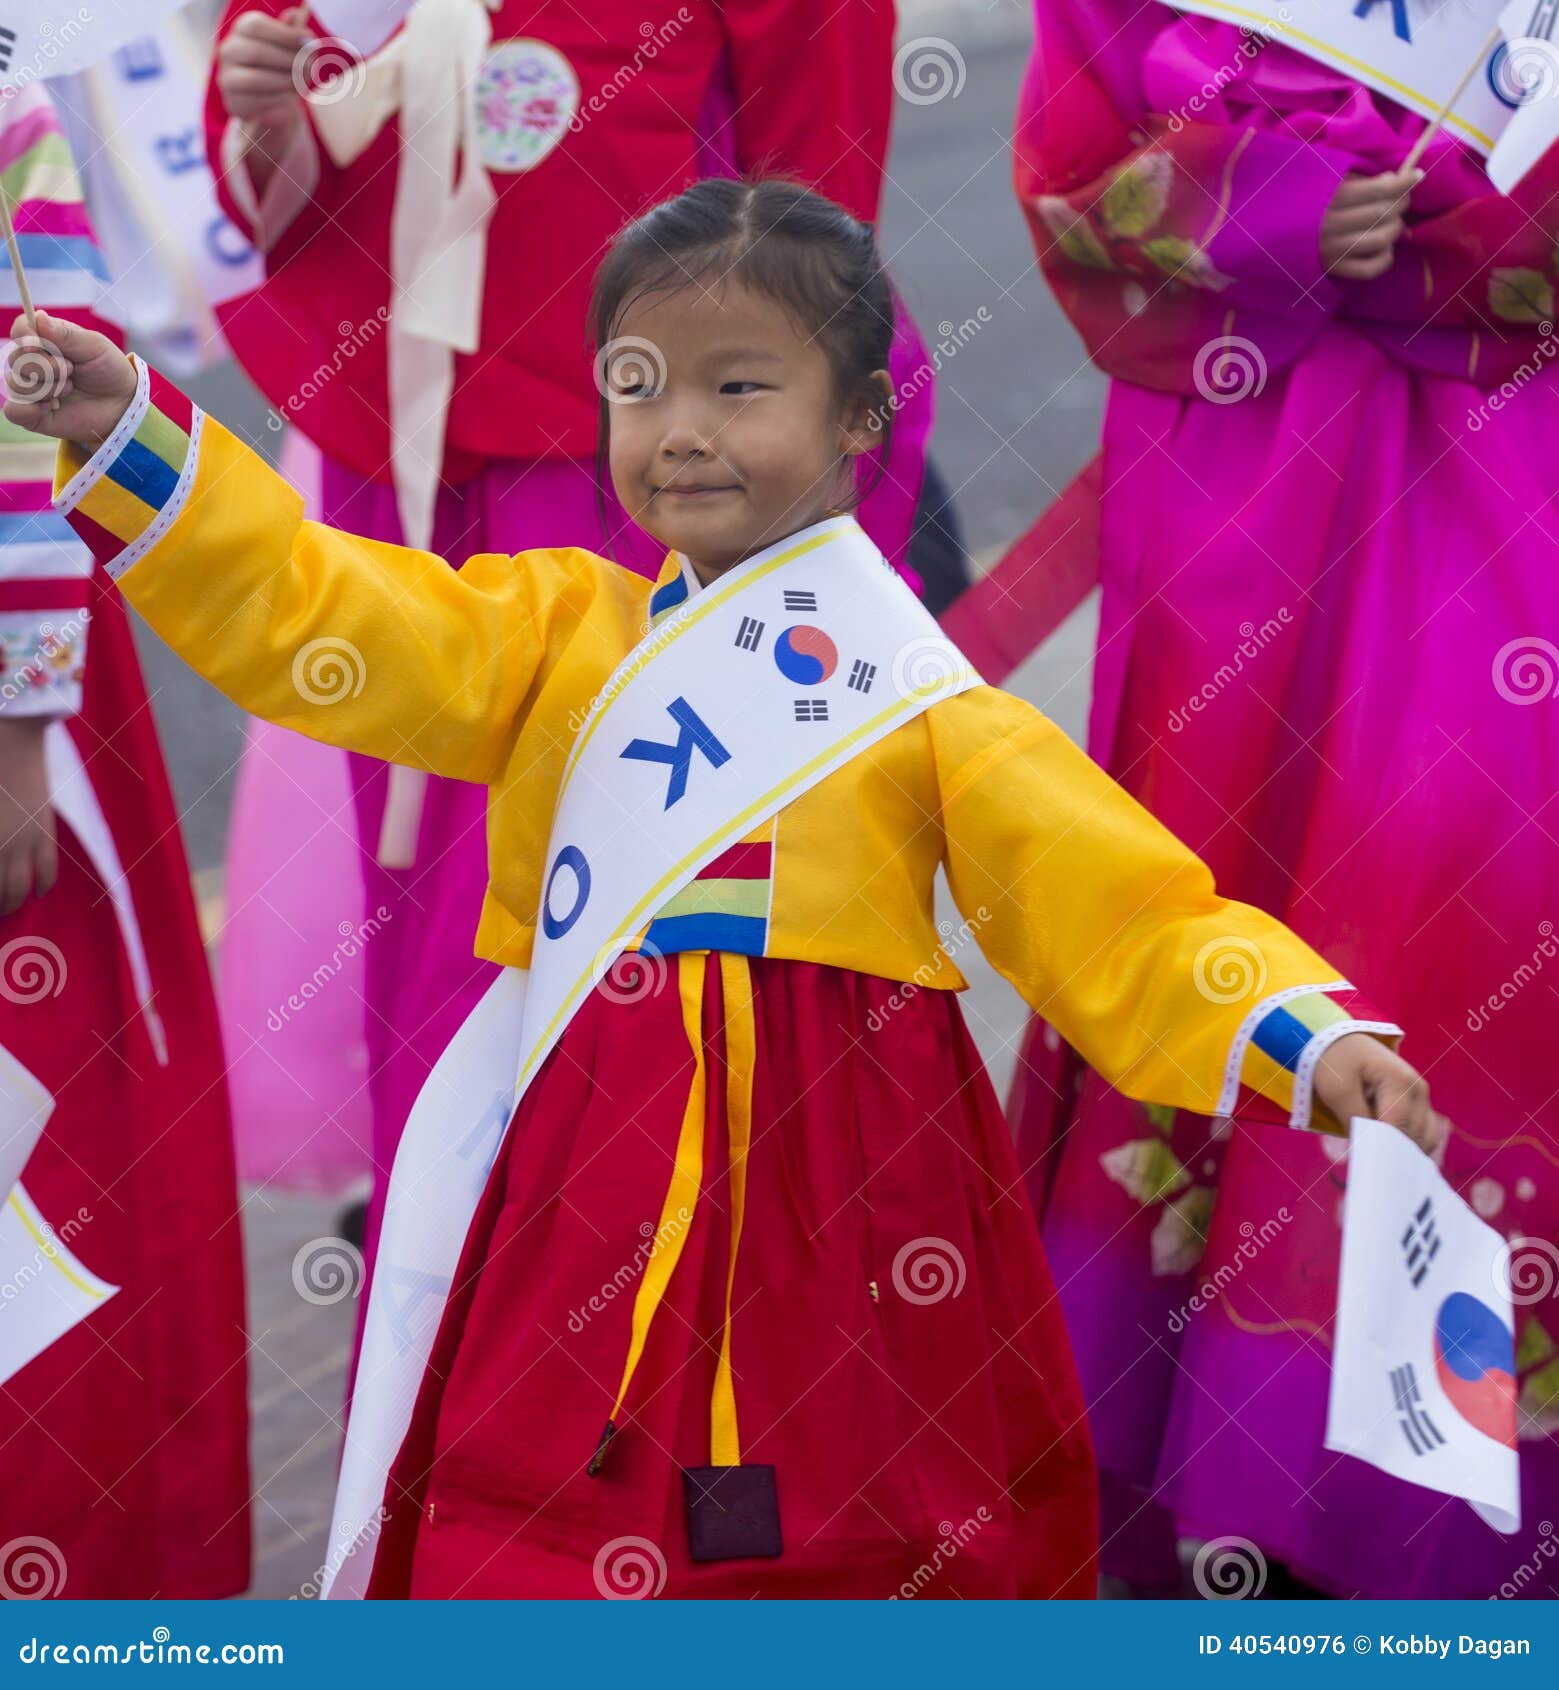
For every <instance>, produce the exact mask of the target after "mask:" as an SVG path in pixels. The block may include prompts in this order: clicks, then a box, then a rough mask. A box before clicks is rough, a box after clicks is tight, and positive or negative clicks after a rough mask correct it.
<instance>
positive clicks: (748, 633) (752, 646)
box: [736, 616, 763, 651]
mask: <svg viewBox="0 0 1559 1690" xmlns="http://www.w3.org/2000/svg"><path fill="white" fill-rule="evenodd" d="M762 638H763V624H762V623H761V622H760V621H759V620H758V619H757V617H755V616H744V617H743V618H742V625H741V627H739V628H738V629H737V630H736V644H737V648H738V649H739V650H741V651H756V650H757V649H758V641H759V640H761V639H762Z"/></svg>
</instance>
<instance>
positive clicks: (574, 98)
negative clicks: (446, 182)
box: [472, 40, 579, 171]
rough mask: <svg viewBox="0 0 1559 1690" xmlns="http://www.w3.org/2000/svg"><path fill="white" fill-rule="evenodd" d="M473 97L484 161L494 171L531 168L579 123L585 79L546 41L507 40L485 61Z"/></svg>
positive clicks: (478, 138) (477, 77) (479, 145)
mask: <svg viewBox="0 0 1559 1690" xmlns="http://www.w3.org/2000/svg"><path fill="white" fill-rule="evenodd" d="M472 98H473V100H474V101H475V103H476V134H477V144H478V147H479V148H480V151H481V155H482V163H483V164H485V165H486V166H487V168H488V169H489V170H506V171H519V170H531V169H533V168H534V167H535V166H536V165H538V164H540V163H541V161H542V160H543V159H544V158H545V157H546V156H547V155H548V153H550V152H551V151H552V149H553V148H554V147H556V146H557V144H558V142H559V141H561V140H562V138H563V135H564V132H565V131H566V130H567V129H568V127H569V125H570V124H571V123H572V122H573V120H574V116H575V114H576V112H577V111H578V110H579V78H578V77H577V76H575V74H574V67H573V66H572V65H571V64H570V63H569V62H568V60H567V59H565V58H564V57H563V55H562V54H561V53H560V52H559V51H558V50H557V48H556V47H551V46H549V45H548V44H547V43H546V42H545V41H531V40H519V41H504V42H502V43H500V44H499V45H498V46H496V47H494V48H493V49H492V51H491V52H489V53H488V54H487V56H486V58H484V59H483V60H482V68H481V69H480V70H479V71H478V72H477V76H476V83H475V86H474V88H473V90H472Z"/></svg>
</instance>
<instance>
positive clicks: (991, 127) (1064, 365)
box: [142, 0, 1103, 1596]
mask: <svg viewBox="0 0 1559 1690" xmlns="http://www.w3.org/2000/svg"><path fill="white" fill-rule="evenodd" d="M900 12H901V30H900V35H901V40H902V42H903V43H904V48H903V51H904V52H905V53H906V54H909V53H915V54H917V55H919V58H918V60H917V62H919V63H921V64H922V67H923V69H924V70H925V71H926V72H927V73H928V74H929V73H934V72H935V71H937V70H938V69H939V68H940V69H945V70H946V71H947V72H948V78H947V81H946V83H945V86H946V88H947V90H948V91H947V93H946V94H945V95H944V96H943V97H942V98H940V99H937V100H935V101H927V102H926V103H915V102H912V101H909V100H901V101H900V102H899V107H898V113H897V119H896V133H895V144H894V148H893V153H892V157H891V160H890V177H891V181H890V184H889V188H888V192H887V197H886V201H885V204H884V209H883V216H882V226H881V233H882V242H883V247H884V251H885V253H886V254H887V256H888V258H889V261H890V264H891V266H892V269H893V271H894V274H895V277H896V279H897V281H898V284H899V286H900V288H901V289H902V290H903V292H904V294H905V296H906V298H907V300H908V302H909V304H910V307H911V309H912V310H913V311H914V313H915V316H916V319H917V321H918V322H919V323H920V324H921V326H922V331H923V333H924V335H925V338H926V340H927V341H928V342H933V341H935V340H937V339H938V338H942V337H943V336H946V335H950V334H952V333H953V326H954V325H960V324H964V323H965V322H966V321H967V320H969V319H973V320H974V321H975V323H976V324H977V328H976V330H975V331H974V332H972V333H969V334H967V335H966V336H959V338H960V339H961V340H962V344H961V345H959V346H958V347H957V349H956V351H955V352H954V353H953V354H952V355H950V356H949V357H948V358H947V359H946V362H945V363H944V365H943V367H942V369H941V372H940V376H939V387H938V405H939V413H938V423H937V430H936V435H935V439H934V453H935V457H936V459H937V461H938V463H939V464H940V465H941V467H942V469H943V471H944V473H945V475H946V476H947V478H948V479H949V481H950V482H951V483H952V485H953V486H954V488H955V489H956V490H957V499H958V505H959V510H960V513H961V516H962V518H963V521H964V524H965V526H966V529H967V536H968V540H969V544H970V545H971V547H972V548H973V549H974V550H975V551H976V552H977V553H979V554H981V555H982V556H986V557H988V556H989V555H990V554H991V552H992V551H994V550H997V549H999V548H1000V547H1001V546H1002V545H1003V544H1004V543H1005V542H1006V541H1008V540H1010V539H1011V538H1012V537H1013V536H1014V535H1015V534H1017V533H1019V532H1021V530H1022V529H1023V528H1025V527H1026V526H1027V525H1028V524H1029V523H1030V522H1031V521H1032V520H1033V518H1034V517H1035V516H1036V515H1037V514H1038V512H1039V511H1040V510H1041V509H1042V508H1043V507H1044V505H1045V504H1046V503H1047V502H1048V500H1049V498H1050V496H1051V494H1052V492H1053V491H1054V490H1056V489H1058V488H1059V487H1061V486H1062V485H1064V483H1065V482H1066V480H1068V479H1069V478H1070V477H1071V475H1073V474H1074V473H1075V472H1076V470H1077V469H1078V468H1080V467H1081V465H1082V463H1083V462H1084V461H1085V459H1086V458H1087V457H1088V456H1089V455H1090V454H1091V452H1092V450H1093V444H1094V441H1095V439H1096V437H1097V428H1098V409H1099V402H1100V397H1101V394H1102V390H1103V384H1102V381H1101V380H1100V378H1099V377H1098V376H1097V375H1096V374H1095V372H1094V371H1093V370H1092V369H1091V368H1090V367H1089V366H1088V365H1087V363H1086V362H1085V360H1084V359H1083V357H1082V353H1081V349H1080V347H1079V344H1078V342H1077V340H1076V338H1075V336H1073V335H1072V333H1071V331H1070V329H1069V328H1068V327H1067V326H1066V324H1065V322H1064V320H1063V319H1062V318H1061V316H1060V314H1059V312H1058V311H1057V310H1056V308H1055V306H1054V304H1053V303H1052V302H1051V300H1050V297H1049V295H1048V294H1047V292H1046V291H1045V289H1044V286H1043V284H1042V282H1041V280H1040V277H1039V275H1038V272H1037V270H1036V269H1035V266H1034V262H1033V253H1032V248H1031V246H1030V243H1029V238H1028V234H1027V231H1026V228H1025V226H1024V224H1023V221H1022V218H1021V217H1020V215H1019V212H1018V209H1017V205H1016V203H1015V201H1014V199H1013V197H1012V191H1011V163H1010V152H1009V145H1010V139H1011V120H1012V112H1013V107H1014V104H1015V102H1016V98H1017V93H1018V86H1019V82H1020V79H1021V75H1022V69H1023V64H1024V61H1025V58H1026V56H1027V49H1028V22H1027V17H1028V13H1027V8H1026V6H1025V5H1023V4H1017V3H1012V0H995V3H993V4H987V3H986V0H962V3H958V4H948V3H947V0H938V3H936V4H927V3H925V0H908V3H906V4H903V5H901V8H900ZM948 44H950V45H951V49H953V50H955V51H950V50H948ZM927 55H929V57H928V56H927ZM938 61H940V64H939V63H938ZM960 67H961V69H960ZM908 74H909V71H908V69H907V68H906V75H908ZM942 85H943V84H938V83H930V84H928V83H923V82H920V83H915V84H914V86H915V87H916V88H917V89H919V90H921V91H924V90H925V89H926V88H928V87H933V86H942ZM944 324H945V325H947V327H946V328H944V327H942V325H944ZM201 397H202V399H203V401H204V402H206V403H207V404H208V405H209V407H210V408H211V409H212V410H213V412H214V413H215V414H217V415H219V416H221V417H222V418H223V420H224V421H226V422H228V423H229V425H230V426H234V427H237V428H239V429H241V430H243V431H244V432H245V433H246V434H248V435H249V436H250V437H251V438H254V439H257V440H259V441H260V442H262V443H264V442H266V441H267V440H271V439H273V438H274V437H273V436H270V435H269V434H268V432H267V430H266V429H265V427H264V423H263V414H264V413H263V408H262V407H261V405H260V404H259V401H258V399H257V398H256V397H255V395H254V394H253V393H252V391H250V390H248V389H247V387H246V385H245V384H244V383H243V381H242V378H241V377H239V376H237V375H236V373H235V372H232V371H222V372H218V373H217V374H215V375H214V376H213V377H211V378H208V380H207V382H206V383H205V391H204V392H203V393H202V395H201ZM1092 627H1093V611H1092V607H1091V605H1090V606H1087V607H1085V608H1084V609H1083V610H1082V611H1081V612H1079V614H1078V615H1077V616H1076V617H1074V618H1073V620H1072V622H1071V623H1069V624H1068V625H1067V627H1066V628H1064V629H1063V630H1062V631H1061V633H1060V634H1058V635H1057V637H1056V638H1055V639H1054V640H1052V641H1051V642H1050V643H1049V645H1047V647H1046V648H1045V650H1044V651H1043V652H1042V653H1040V654H1039V655H1038V656H1037V657H1036V658H1035V659H1034V660H1033V661H1031V662H1030V663H1029V664H1028V665H1027V666H1026V667H1025V669H1024V670H1023V671H1022V672H1021V673H1020V675H1019V676H1018V677H1016V680H1015V683H1014V684H1015V686H1016V689H1017V690H1019V691H1021V692H1023V693H1024V695H1025V696H1027V697H1029V698H1031V699H1033V700H1034V701H1035V702H1037V703H1039V704H1040V705H1041V706H1042V707H1043V708H1045V709H1046V710H1048V711H1049V712H1050V713H1051V714H1052V715H1054V716H1055V717H1056V718H1057V719H1058V720H1059V721H1060V722H1061V724H1062V725H1063V727H1065V728H1066V729H1067V730H1068V731H1069V732H1072V733H1074V734H1080V733H1081V728H1082V722H1083V712H1084V709H1085V707H1086V700H1087V688H1088V679H1089V672H1088V655H1089V650H1090V645H1091V636H1092ZM143 634H144V630H143ZM142 647H143V654H144V657H145V660H146V667H147V672H148V679H149V682H150V684H151V685H152V687H153V689H154V693H155V701H156V709H157V714H158V719H159V723H160V726H161V729H162V732H163V736H164V741H165V743H166V745H167V748H168V755H169V761H170V765H171V768H172V771H173V777H174V784H175V787H176V788H177V792H178V796H179V801H180V804H181V807H182V809H183V812H184V817H185V826H186V835H187V839H188V844H189V849H190V853H191V859H192V863H193V866H194V868H195V870H196V872H197V880H198V883H199V885H200V887H201V889H202V891H203V893H204V894H206V896H207V897H208V898H212V899H217V898H219V896H220V862H221V855H222V849H223V842H224V838H225V831H226V825H227V812H228V807H229V804H230V802H231V791H232V778H233V770H234V767H235V764H236V760H237V755H238V750H239V747H240V744H241V738H242V724H241V721H240V719H239V717H238V716H237V714H236V712H234V711H233V710H232V709H231V707H230V706H229V705H228V704H227V703H226V701H225V700H223V699H222V698H221V697H219V696H218V695H217V694H216V693H214V692H212V690H211V689H210V688H208V687H206V686H205V685H204V684H203V683H202V682H200V681H198V680H196V679H195V678H194V677H193V676H191V675H190V674H189V673H188V672H187V671H186V670H184V669H183V668H182V667H180V666H179V665H178V663H177V662H176V661H175V660H174V659H173V658H172V657H171V656H170V654H169V653H168V652H167V651H166V650H165V649H164V648H162V647H161V645H160V644H159V643H158V642H157V641H156V640H155V638H153V637H151V636H149V635H146V636H145V637H144V638H143V640H142ZM964 960H965V959H964V957H962V956H961V957H960V962H961V963H963V962H964ZM967 966H968V971H969V972H971V974H972V975H973V976H974V982H973V989H972V990H971V992H970V994H969V995H968V998H967V999H966V1002H965V1010H966V1013H967V1014H968V1016H969V1019H970V1023H971V1025H972V1027H973V1028H974V1030H975V1034H976V1037H977V1039H978V1040H979V1042H980V1045H981V1048H982V1050H983V1051H984V1052H985V1055H986V1058H987V1061H988V1062H989V1064H990V1066H991V1069H992V1071H993V1074H994V1076H995V1078H996V1080H997V1083H998V1086H1005V1083H1006V1079H1007V1076H1008V1074H1009V1073H1010V1071H1011V1064H1012V1049H1011V1047H1012V1042H1013V1040H1014V1039H1015V1037H1016V1036H1017V1034H1018V1032H1019V1030H1020V1029H1021V1026H1022V1020H1023V1011H1022V1007H1021V1005H1020V1004H1018V1002H1017V1000H1016V999H1015V998H1014V997H1013V995H1012V993H1011V992H1010V991H1009V990H1008V989H1007V987H1006V986H1005V985H1004V984H1003V983H1002V982H1000V981H999V980H997V979H996V978H995V977H994V976H993V975H992V974H991V973H990V971H989V970H988V969H985V968H983V966H982V965H981V963H980V960H979V959H978V958H975V959H974V960H973V962H971V963H969V964H968V965H967ZM245 1221H246V1237H247V1240H248V1255H249V1269H250V1311H251V1323H252V1331H253V1343H254V1349H253V1354H252V1361H251V1366H252V1387H251V1397H252V1402H253V1407H254V1425H255V1430H254V1445H253V1456H254V1475H255V1482H256V1493H257V1496H258V1498H259V1501H258V1505H257V1519H256V1568H255V1581H254V1586H253V1589H252V1592H251V1594H253V1595H255V1596H288V1595H293V1594H300V1593H301V1594H311V1593H312V1588H313V1586H312V1581H313V1580H314V1579H315V1577H316V1574H317V1570H318V1568H319V1566H320V1563H321V1562H322V1560H323V1558H324V1554H325V1542H326V1538H327V1535H328V1528H329V1510H330V1499H331V1492H332V1488H333V1483H334V1470H335V1462H336V1458H337V1451H338V1446H339V1436H340V1434H339V1410H340V1403H341V1397H342V1388H343V1381H344V1376H345V1370H346V1366H347V1360H348V1356H349V1351H350V1345H351V1339H352V1327H353V1322H354V1319H355V1303H354V1301H353V1300H352V1299H351V1298H350V1297H346V1298H343V1299H341V1300H338V1301H317V1300H316V1301H311V1300H309V1298H308V1297H305V1296H304V1295H302V1294H300V1292H299V1290H298V1288H297V1283H296V1280H295V1271H296V1273H297V1274H298V1276H299V1277H301V1278H302V1280H303V1283H304V1284H305V1285H306V1286H309V1285H311V1284H313V1283H319V1282H318V1281H311V1280H310V1278H309V1276H308V1274H307V1273H306V1272H305V1271H304V1270H305V1269H307V1267H308V1266H309V1264H311V1263H312V1264H314V1265H315V1266H316V1267H323V1265H324V1264H323V1262H322V1261H321V1257H320V1252H321V1250H322V1249H325V1248H327V1246H322V1245H321V1243H320V1241H321V1240H322V1239H328V1237H329V1236H330V1234H331V1232H332V1230H333V1227H334V1221H335V1215H334V1205H333V1204H331V1203H327V1202H322V1201H319V1200H317V1199H305V1198H299V1197H296V1196H284V1195H283V1194H280V1193H277V1192H273V1191H266V1192H249V1193H246V1214H245ZM300 1253H301V1261H300ZM311 1294H312V1295H313V1296H314V1297H315V1298H318V1297H319V1296H320V1295H321V1292H320V1291H318V1290H315V1291H312V1293H311Z"/></svg>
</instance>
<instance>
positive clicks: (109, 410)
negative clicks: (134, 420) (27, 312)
mask: <svg viewBox="0 0 1559 1690" xmlns="http://www.w3.org/2000/svg"><path fill="white" fill-rule="evenodd" d="M35 316H36V319H37V323H38V333H37V334H33V333H32V332H31V331H30V330H29V329H28V326H27V319H26V317H25V316H23V317H18V318H17V319H16V321H15V322H14V323H12V324H11V348H10V358H9V360H8V362H7V364H6V375H5V380H6V391H7V394H8V398H7V400H6V406H5V417H6V421H7V422H13V423H17V424H18V425H19V426H21V427H22V428H25V429H28V430H30V431H31V432H32V433H33V434H47V435H49V436H51V437H52V438H53V439H55V440H70V441H74V442H75V443H76V444H77V445H78V446H85V447H88V448H90V449H91V450H94V451H95V450H96V449H97V448H98V447H99V446H101V445H102V443H103V442H104V441H105V440H106V439H107V438H108V436H109V435H110V434H112V433H113V432H114V429H115V428H116V427H117V426H118V423H119V419H120V418H121V417H122V416H123V415H124V414H125V412H126V410H128V409H129V405H130V401H131V400H132V399H133V398H134V397H135V365H134V364H132V363H131V362H130V360H129V359H128V358H127V357H125V355H124V353H122V352H121V351H120V350H119V348H118V347H117V346H115V345H114V343H113V342H112V341H111V340H110V339H109V338H108V337H107V335H101V334H98V333H97V332H96V331H95V330H93V329H84V328H82V327H81V326H80V325H79V324H76V323H70V322H67V321H66V320H65V319H64V318H63V317H48V316H45V315H44V313H43V312H42V311H39V312H36V313H35Z"/></svg>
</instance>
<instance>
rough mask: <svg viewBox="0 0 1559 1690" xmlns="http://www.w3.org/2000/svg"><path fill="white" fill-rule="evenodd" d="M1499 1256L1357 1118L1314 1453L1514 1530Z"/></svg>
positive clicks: (1491, 1233)
mask: <svg viewBox="0 0 1559 1690" xmlns="http://www.w3.org/2000/svg"><path fill="white" fill-rule="evenodd" d="M1515 1348H1516V1346H1515V1322H1514V1311H1513V1309H1512V1301H1511V1284H1510V1246H1509V1245H1508V1244H1507V1243H1506V1242H1505V1240H1504V1239H1503V1238H1502V1237H1501V1236H1500V1235H1499V1233H1497V1232H1496V1231H1495V1230H1494V1229H1493V1227H1491V1226H1487V1225H1485V1223H1484V1222H1483V1221H1481V1220H1479V1219H1478V1217H1477V1216H1476V1215H1475V1214H1474V1213H1473V1212H1472V1210H1471V1209H1470V1208H1468V1206H1467V1205H1466V1204H1465V1203H1464V1202H1463V1201H1462V1199H1461V1198H1460V1197H1458V1196H1457V1195H1456V1193H1455V1192H1454V1191H1452V1189H1451V1188H1450V1186H1449V1185H1447V1184H1446V1182H1445V1181H1444V1180H1443V1179H1442V1178H1441V1177H1440V1171H1439V1169H1438V1168H1436V1167H1435V1165H1434V1163H1433V1162H1431V1161H1430V1160H1429V1158H1428V1157H1427V1156H1425V1155H1424V1153H1423V1152H1422V1151H1421V1150H1419V1149H1418V1148H1417V1147H1416V1146H1415V1145H1413V1144H1412V1143H1411V1142H1410V1141H1409V1140H1408V1139H1407V1138H1405V1137H1404V1136H1403V1135H1402V1134H1401V1133H1400V1132H1398V1131H1397V1130H1396V1128H1395V1127H1391V1126H1387V1125H1386V1123H1385V1122H1384V1121H1369V1120H1362V1119H1355V1120H1354V1122H1353V1126H1352V1132H1351V1136H1350V1146H1349V1154H1348V1193H1347V1200H1346V1204H1345V1207H1344V1211H1343V1232H1342V1273H1341V1276H1340V1279H1339V1282H1338V1290H1337V1334H1336V1346H1335V1349H1334V1351H1333V1356H1332V1390H1331V1400H1330V1403H1329V1405H1328V1410H1327V1418H1326V1447H1327V1448H1328V1449H1333V1450H1337V1451H1339V1452H1340V1453H1342V1454H1344V1455H1356V1456H1358V1457H1359V1459H1360V1460H1361V1461H1368V1462H1369V1463H1370V1464H1371V1465H1372V1466H1375V1467H1379V1468H1380V1469H1382V1471H1384V1472H1387V1473H1391V1474H1394V1475H1395V1476H1396V1477H1397V1478H1399V1479H1406V1480H1408V1481H1409V1483H1411V1484H1415V1485H1423V1486H1425V1487H1426V1488H1427V1489H1429V1490H1436V1491H1441V1492H1443V1493H1444V1494H1445V1495H1447V1496H1460V1497H1464V1498H1465V1499H1466V1500H1467V1501H1468V1502H1469V1503H1471V1505H1472V1507H1473V1508H1474V1509H1475V1510H1476V1511H1477V1513H1478V1514H1480V1515H1481V1516H1482V1517H1483V1518H1484V1519H1485V1520H1487V1521H1488V1523H1489V1524H1490V1525H1491V1526H1493V1527H1494V1529H1495V1530H1496V1531H1500V1532H1506V1533H1509V1532H1514V1531H1516V1530H1517V1529H1518V1528H1519V1526H1520V1524H1521V1497H1520V1481H1519V1471H1518V1465H1517V1458H1516V1420H1517V1405H1516V1356H1515Z"/></svg>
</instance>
